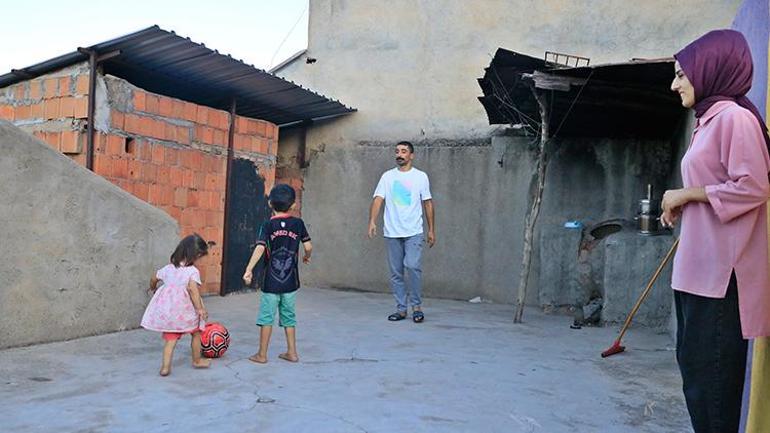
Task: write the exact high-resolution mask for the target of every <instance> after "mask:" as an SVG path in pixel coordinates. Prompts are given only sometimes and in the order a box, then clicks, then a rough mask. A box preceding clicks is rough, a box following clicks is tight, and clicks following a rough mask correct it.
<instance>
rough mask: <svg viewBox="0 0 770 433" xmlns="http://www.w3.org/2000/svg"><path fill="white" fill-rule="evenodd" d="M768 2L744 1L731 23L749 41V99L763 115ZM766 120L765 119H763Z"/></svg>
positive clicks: (769, 36)
mask: <svg viewBox="0 0 770 433" xmlns="http://www.w3.org/2000/svg"><path fill="white" fill-rule="evenodd" d="M769 4H770V1H768V0H745V1H744V2H743V4H742V5H741V7H740V9H738V14H737V15H736V16H735V20H734V21H733V29H735V30H738V31H740V32H741V33H743V35H744V36H745V37H746V39H747V40H748V41H749V45H750V46H751V55H752V57H753V58H754V83H753V85H752V86H751V91H750V92H749V95H748V96H749V99H751V102H753V103H754V105H756V106H757V108H759V112H760V113H762V114H764V113H766V109H767V106H766V105H767V104H766V102H767V50H768V39H770V6H769ZM765 120H767V119H765Z"/></svg>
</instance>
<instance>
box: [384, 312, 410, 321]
mask: <svg viewBox="0 0 770 433" xmlns="http://www.w3.org/2000/svg"><path fill="white" fill-rule="evenodd" d="M404 319H406V312H404V313H393V314H391V315H390V316H388V320H390V321H391V322H398V321H399V320H404Z"/></svg>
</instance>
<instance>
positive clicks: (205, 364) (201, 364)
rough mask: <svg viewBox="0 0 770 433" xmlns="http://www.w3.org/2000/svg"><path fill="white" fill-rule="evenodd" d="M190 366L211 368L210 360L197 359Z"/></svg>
mask: <svg viewBox="0 0 770 433" xmlns="http://www.w3.org/2000/svg"><path fill="white" fill-rule="evenodd" d="M192 366H193V367H194V368H209V367H210V366H211V360H210V359H199V360H197V361H193V363H192Z"/></svg>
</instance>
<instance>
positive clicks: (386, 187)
mask: <svg viewBox="0 0 770 433" xmlns="http://www.w3.org/2000/svg"><path fill="white" fill-rule="evenodd" d="M374 197H382V198H384V199H385V224H384V227H383V233H384V235H385V237H386V238H408V237H410V236H414V235H419V234H420V233H422V202H423V201H424V200H430V199H431V198H432V196H431V195H430V182H429V181H428V175H427V174H425V172H422V171H420V170H418V169H416V168H414V167H412V168H411V169H410V170H409V171H400V170H399V169H398V167H396V168H393V169H392V170H388V171H386V172H385V173H383V174H382V177H380V182H379V183H377V188H376V189H375V190H374Z"/></svg>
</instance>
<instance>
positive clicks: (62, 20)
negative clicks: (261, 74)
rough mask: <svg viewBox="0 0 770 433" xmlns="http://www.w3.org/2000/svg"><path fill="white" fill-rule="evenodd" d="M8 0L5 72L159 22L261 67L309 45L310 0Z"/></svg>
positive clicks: (1, 64)
mask: <svg viewBox="0 0 770 433" xmlns="http://www.w3.org/2000/svg"><path fill="white" fill-rule="evenodd" d="M3 3H5V4H3V5H2V10H3V13H2V14H3V20H2V25H0V40H2V41H4V43H3V44H2V48H0V75H2V74H4V73H6V72H10V70H11V69H20V68H24V67H27V66H31V65H34V64H36V63H39V62H41V61H44V60H48V59H51V58H53V57H57V56H60V55H62V54H66V53H69V52H72V51H75V50H76V49H77V48H78V47H87V46H90V45H94V44H97V43H100V42H104V41H107V40H109V39H113V38H116V37H119V36H123V35H125V34H128V33H133V32H135V31H137V30H141V29H144V28H146V27H150V26H152V25H155V24H157V25H159V26H160V27H161V28H162V29H164V30H173V31H175V32H176V33H177V34H178V35H180V36H184V37H189V38H190V39H192V41H194V42H197V43H202V44H205V45H206V46H207V47H209V48H212V49H216V50H219V52H220V53H223V54H230V55H232V56H233V57H235V58H237V59H241V60H243V61H244V62H246V63H248V64H253V65H254V66H256V67H258V68H261V69H269V68H270V67H271V66H274V65H277V64H278V63H280V62H281V61H283V60H284V59H286V58H288V57H289V56H291V55H292V54H294V53H296V52H297V51H299V50H302V49H304V48H306V47H307V26H308V0H252V1H245V0H244V1H242V0H218V1H201V0H186V1H180V0H155V1H149V0H133V1H125V0H123V1H116V0H100V1H95V0H82V1H76V2H66V1H61V0H26V1H14V2H3Z"/></svg>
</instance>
